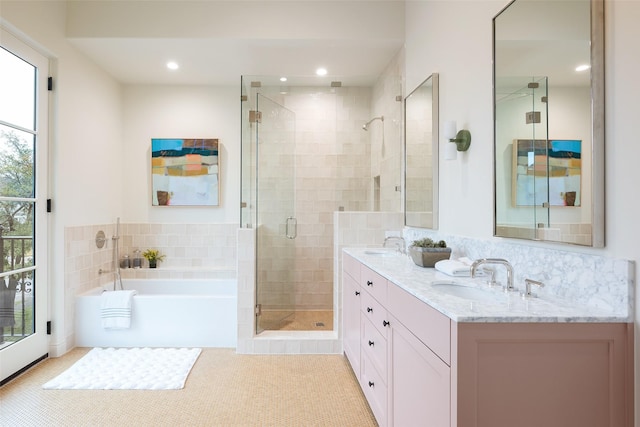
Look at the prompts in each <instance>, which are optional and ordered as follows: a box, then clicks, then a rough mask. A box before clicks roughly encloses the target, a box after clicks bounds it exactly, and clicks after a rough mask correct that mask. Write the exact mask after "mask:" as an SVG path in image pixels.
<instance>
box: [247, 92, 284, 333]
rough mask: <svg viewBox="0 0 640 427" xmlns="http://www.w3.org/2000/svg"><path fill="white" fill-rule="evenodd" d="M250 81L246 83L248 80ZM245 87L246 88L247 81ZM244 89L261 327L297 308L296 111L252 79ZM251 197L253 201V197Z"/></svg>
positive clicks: (249, 212)
mask: <svg viewBox="0 0 640 427" xmlns="http://www.w3.org/2000/svg"><path fill="white" fill-rule="evenodd" d="M243 83H244V82H243ZM243 91H245V87H244V84H243ZM249 92H251V93H249V94H246V92H243V101H245V102H244V103H243V104H246V105H243V108H242V120H243V122H244V123H243V135H244V136H245V138H243V139H244V140H245V141H246V142H247V143H248V144H249V145H248V146H247V144H246V143H245V144H244V146H243V149H242V152H243V155H244V156H245V159H244V160H243V162H242V166H243V172H242V176H243V181H245V180H249V181H250V182H251V185H249V186H247V185H246V183H243V197H244V198H245V200H243V203H242V210H244V211H245V212H243V215H242V218H241V221H242V226H243V227H247V228H249V227H252V228H255V230H256V247H255V250H256V253H255V260H256V283H255V301H256V307H255V315H256V316H255V331H256V334H260V333H261V332H263V331H265V330H277V329H280V326H281V325H282V324H284V323H285V322H286V319H288V318H290V317H292V316H293V314H294V312H295V298H294V295H295V293H294V283H295V282H294V277H293V274H294V271H295V269H294V268H293V266H292V263H294V262H295V249H296V248H295V241H294V239H295V237H296V220H295V113H293V112H292V111H291V110H289V109H287V108H286V107H284V106H282V105H280V104H279V103H278V102H276V101H274V100H273V99H271V98H269V97H267V96H265V95H264V94H263V93H262V91H261V87H260V86H258V85H255V84H252V85H251V87H250V89H249ZM247 199H248V200H247Z"/></svg>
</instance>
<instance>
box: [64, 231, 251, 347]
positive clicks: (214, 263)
mask: <svg viewBox="0 0 640 427" xmlns="http://www.w3.org/2000/svg"><path fill="white" fill-rule="evenodd" d="M115 229H116V227H115V224H99V225H88V226H79V227H66V228H65V283H64V287H65V289H64V295H65V316H66V317H65V335H66V336H67V337H68V336H71V335H73V331H74V320H75V305H74V301H75V296H76V295H78V294H81V293H83V292H86V291H88V290H90V289H92V288H94V287H97V286H102V285H106V284H109V283H112V282H113V280H114V274H113V269H114V265H113V248H114V240H113V239H112V237H113V236H114V235H115V233H116V230H115ZM237 229H238V224H135V223H132V224H121V225H120V236H121V240H120V245H119V250H120V255H121V256H122V255H124V254H129V255H132V254H133V251H134V250H135V249H141V250H142V251H144V250H145V249H149V248H154V249H159V250H160V252H161V253H162V254H164V255H166V258H165V260H164V262H162V263H160V265H159V268H157V269H149V268H147V265H146V261H145V263H144V268H141V269H124V270H121V272H122V277H123V278H155V277H158V278H165V279H166V278H175V279H180V278H185V279H199V278H211V277H221V276H223V277H235V270H236V251H237V248H236V245H237V244H236V233H237ZM100 230H102V231H104V233H105V236H106V245H105V246H103V247H102V248H98V247H97V246H96V241H95V239H96V234H97V233H98V231H100Z"/></svg>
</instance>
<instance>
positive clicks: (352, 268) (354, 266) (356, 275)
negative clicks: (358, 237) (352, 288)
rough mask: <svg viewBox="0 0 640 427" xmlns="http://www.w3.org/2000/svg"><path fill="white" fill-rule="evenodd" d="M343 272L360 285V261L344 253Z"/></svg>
mask: <svg viewBox="0 0 640 427" xmlns="http://www.w3.org/2000/svg"><path fill="white" fill-rule="evenodd" d="M342 271H343V272H345V273H347V274H348V275H349V276H351V277H353V279H354V280H355V281H356V283H358V284H359V283H360V261H358V260H357V259H355V258H354V257H352V256H351V255H349V254H347V253H344V252H343V253H342Z"/></svg>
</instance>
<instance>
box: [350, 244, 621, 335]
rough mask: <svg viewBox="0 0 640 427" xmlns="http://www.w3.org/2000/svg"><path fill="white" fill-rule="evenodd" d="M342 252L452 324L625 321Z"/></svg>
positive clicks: (398, 257) (384, 254)
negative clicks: (457, 289) (449, 286)
mask: <svg viewBox="0 0 640 427" xmlns="http://www.w3.org/2000/svg"><path fill="white" fill-rule="evenodd" d="M344 251H345V252H346V253H348V254H349V255H351V256H353V257H354V258H356V259H357V260H359V261H360V262H362V263H363V264H364V265H366V266H367V267H369V268H371V269H372V270H374V271H376V272H377V273H378V274H380V275H381V276H383V277H385V278H386V279H387V280H389V281H390V282H392V283H394V284H395V285H397V286H399V287H400V288H402V289H404V290H405V291H407V292H409V293H410V294H412V295H414V296H415V297H417V298H418V299H420V300H421V301H423V302H425V303H426V304H428V305H430V306H431V307H433V308H434V309H436V310H438V311H439V312H441V313H442V314H444V315H445V316H447V317H449V318H450V319H451V320H453V321H456V322H486V323H489V322H512V323H532V322H538V323H551V322H553V323H571V322H574V323H586V322H590V323H597V322H601V323H607V322H610V323H619V322H627V321H628V319H627V316H626V314H622V313H615V312H612V311H606V310H603V309H599V308H595V307H589V306H585V305H582V306H580V305H576V304H575V303H571V302H570V301H563V300H561V299H559V298H553V300H552V299H549V298H548V297H539V298H529V299H523V298H522V297H521V296H520V295H521V293H522V291H524V283H514V285H515V287H516V288H518V292H509V293H506V292H504V291H502V289H501V287H494V288H492V287H490V286H489V285H487V284H486V277H485V278H482V277H479V278H474V279H471V278H470V277H452V276H449V275H446V274H444V273H441V272H439V271H437V270H436V269H434V268H422V267H419V266H417V265H415V264H414V263H413V261H412V260H411V258H409V257H408V256H406V255H402V254H400V253H398V252H395V251H390V250H384V249H380V248H346V249H344ZM438 283H454V284H460V285H464V286H465V287H470V288H475V289H477V290H478V291H479V292H480V295H481V296H482V298H480V299H476V300H470V299H466V298H462V297H457V296H453V295H450V294H448V293H445V292H442V291H440V290H438V289H437V288H438V286H437V284H438ZM434 284H436V286H434ZM534 292H535V290H534Z"/></svg>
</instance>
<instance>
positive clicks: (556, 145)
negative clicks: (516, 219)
mask: <svg viewBox="0 0 640 427" xmlns="http://www.w3.org/2000/svg"><path fill="white" fill-rule="evenodd" d="M512 151H513V164H512V169H513V171H512V186H511V188H512V197H511V200H512V204H513V206H515V207H518V206H544V203H548V205H549V206H572V207H573V206H580V205H581V180H582V141H581V140H579V139H548V140H547V139H516V140H514V142H513V148H512Z"/></svg>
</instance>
